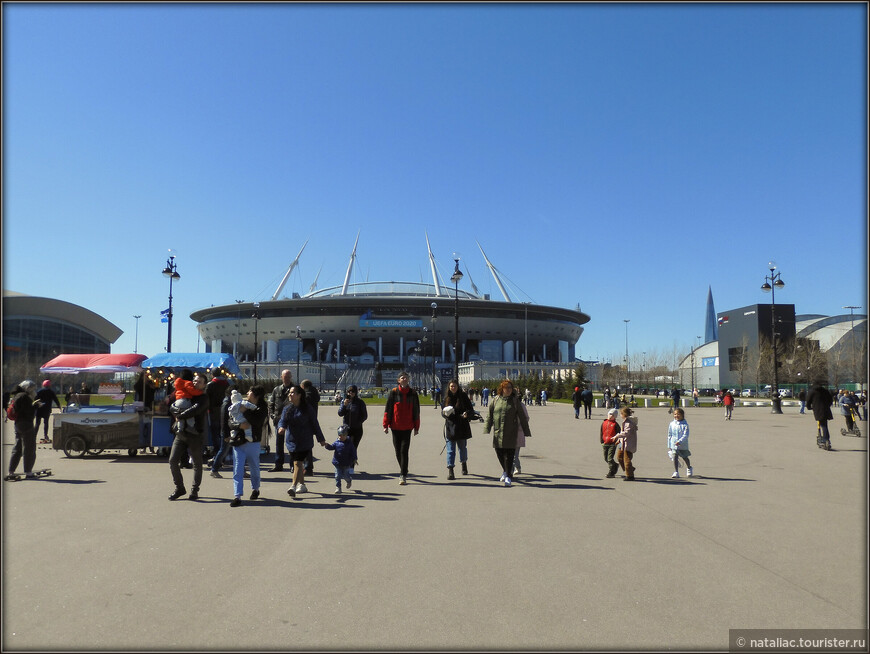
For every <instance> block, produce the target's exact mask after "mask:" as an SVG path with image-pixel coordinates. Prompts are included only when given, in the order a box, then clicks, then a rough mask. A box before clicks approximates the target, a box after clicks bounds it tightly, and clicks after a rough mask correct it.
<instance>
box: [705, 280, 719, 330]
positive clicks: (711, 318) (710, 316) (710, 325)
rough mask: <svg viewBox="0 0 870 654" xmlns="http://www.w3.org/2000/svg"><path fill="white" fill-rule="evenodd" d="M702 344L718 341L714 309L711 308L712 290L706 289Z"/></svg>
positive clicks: (717, 325)
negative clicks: (705, 315) (705, 311)
mask: <svg viewBox="0 0 870 654" xmlns="http://www.w3.org/2000/svg"><path fill="white" fill-rule="evenodd" d="M704 322H705V325H704V342H705V343H710V342H712V341H718V340H719V324H718V323H717V322H716V309H715V308H713V289H712V287H710V286H708V287H707V318H706V320H705V321H704Z"/></svg>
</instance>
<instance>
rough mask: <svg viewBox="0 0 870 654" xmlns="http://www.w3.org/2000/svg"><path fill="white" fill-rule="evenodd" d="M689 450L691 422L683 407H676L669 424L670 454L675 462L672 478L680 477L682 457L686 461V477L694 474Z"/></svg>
mask: <svg viewBox="0 0 870 654" xmlns="http://www.w3.org/2000/svg"><path fill="white" fill-rule="evenodd" d="M691 454H692V453H691V452H690V451H689V423H688V422H686V414H685V412H684V411H683V410H682V409H679V408H677V409H674V419H673V420H672V421H671V424H669V425H668V456H669V457H671V461H673V462H674V474H672V475H671V479H679V478H680V459H682V460H683V461H685V462H686V477H691V476H692V464H691V463H689V457H690V456H691Z"/></svg>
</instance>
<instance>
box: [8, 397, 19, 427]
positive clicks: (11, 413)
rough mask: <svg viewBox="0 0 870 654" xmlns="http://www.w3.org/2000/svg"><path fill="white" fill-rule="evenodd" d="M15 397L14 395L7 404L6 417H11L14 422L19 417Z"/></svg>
mask: <svg viewBox="0 0 870 654" xmlns="http://www.w3.org/2000/svg"><path fill="white" fill-rule="evenodd" d="M15 397H16V396H14V395H13V396H12V397H10V398H9V404H7V405H6V417H7V418H9V420H11V421H12V422H15V421H16V420H17V419H18V414H17V413H15Z"/></svg>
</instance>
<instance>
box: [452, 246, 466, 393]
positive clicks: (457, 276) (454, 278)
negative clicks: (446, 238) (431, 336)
mask: <svg viewBox="0 0 870 654" xmlns="http://www.w3.org/2000/svg"><path fill="white" fill-rule="evenodd" d="M453 260H454V261H455V262H456V268H455V269H454V270H453V275H451V277H450V281H451V282H453V317H454V319H455V321H456V322H455V325H454V332H453V379H459V282H460V281H461V280H462V277H463V275H462V273H461V272H460V270H459V255H458V254H457V253H455V252H454V253H453Z"/></svg>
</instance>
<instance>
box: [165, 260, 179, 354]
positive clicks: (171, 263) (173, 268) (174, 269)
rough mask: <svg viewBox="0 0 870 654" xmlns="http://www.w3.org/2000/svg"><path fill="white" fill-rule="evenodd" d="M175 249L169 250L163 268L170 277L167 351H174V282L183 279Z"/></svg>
mask: <svg viewBox="0 0 870 654" xmlns="http://www.w3.org/2000/svg"><path fill="white" fill-rule="evenodd" d="M174 252H175V250H170V251H169V258H168V259H167V260H166V267H165V268H164V269H163V274H164V275H166V276H167V277H169V314H168V315H167V321H166V322H167V323H168V327H169V330H168V335H167V337H166V351H167V352H172V282H173V281H175V280H178V279H181V275H179V274H178V266H177V265H176V263H175V254H174Z"/></svg>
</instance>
